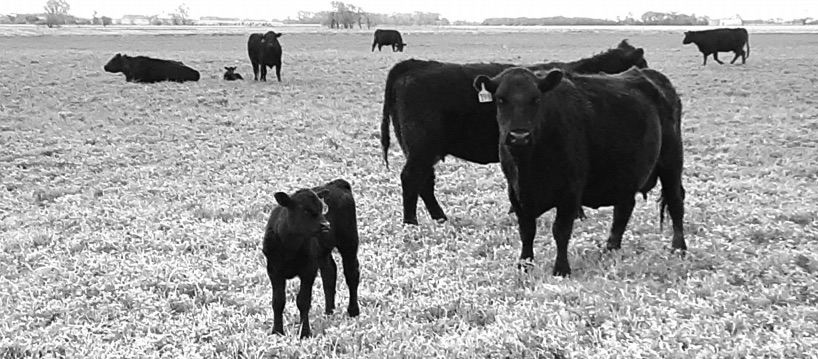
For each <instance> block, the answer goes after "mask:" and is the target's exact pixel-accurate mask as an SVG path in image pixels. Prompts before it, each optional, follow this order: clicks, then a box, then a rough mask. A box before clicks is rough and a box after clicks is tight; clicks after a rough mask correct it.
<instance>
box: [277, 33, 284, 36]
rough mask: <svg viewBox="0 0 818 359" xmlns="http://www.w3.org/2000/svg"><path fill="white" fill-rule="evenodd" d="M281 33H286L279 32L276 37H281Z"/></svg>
mask: <svg viewBox="0 0 818 359" xmlns="http://www.w3.org/2000/svg"><path fill="white" fill-rule="evenodd" d="M281 35H284V34H282V33H278V34H276V37H281Z"/></svg>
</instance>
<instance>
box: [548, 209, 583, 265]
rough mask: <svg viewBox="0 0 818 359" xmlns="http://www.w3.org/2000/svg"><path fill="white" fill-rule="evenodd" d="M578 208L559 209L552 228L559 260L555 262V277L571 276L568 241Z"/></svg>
mask: <svg viewBox="0 0 818 359" xmlns="http://www.w3.org/2000/svg"><path fill="white" fill-rule="evenodd" d="M576 215H577V208H576V207H574V206H565V207H557V216H556V218H555V219H554V224H553V225H552V226H551V233H552V235H553V236H554V241H555V242H556V243H557V259H556V260H555V261H554V271H553V274H554V275H558V276H563V277H564V276H567V275H569V274H571V265H570V264H569V263H568V241H569V240H570V239H571V231H572V230H573V229H574V218H576Z"/></svg>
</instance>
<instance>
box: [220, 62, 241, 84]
mask: <svg viewBox="0 0 818 359" xmlns="http://www.w3.org/2000/svg"><path fill="white" fill-rule="evenodd" d="M224 70H225V72H224V79H225V80H226V81H235V80H244V78H243V77H241V74H238V73H236V67H235V66H225V67H224Z"/></svg>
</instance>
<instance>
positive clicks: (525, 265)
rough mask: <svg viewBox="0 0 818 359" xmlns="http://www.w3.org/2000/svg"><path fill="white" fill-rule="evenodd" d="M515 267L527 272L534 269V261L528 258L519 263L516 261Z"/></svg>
mask: <svg viewBox="0 0 818 359" xmlns="http://www.w3.org/2000/svg"><path fill="white" fill-rule="evenodd" d="M517 269H519V270H521V271H523V272H524V273H528V272H529V271H531V270H532V269H534V263H533V262H532V261H531V260H530V259H526V260H521V261H520V262H519V263H517Z"/></svg>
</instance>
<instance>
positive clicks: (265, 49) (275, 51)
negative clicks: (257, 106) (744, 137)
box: [247, 31, 282, 82]
mask: <svg viewBox="0 0 818 359" xmlns="http://www.w3.org/2000/svg"><path fill="white" fill-rule="evenodd" d="M281 35H282V34H277V33H275V31H267V33H266V34H261V33H257V34H252V35H250V39H249V40H247V54H248V55H249V56H250V62H251V63H252V64H253V80H255V81H258V80H259V76H258V74H259V70H261V81H267V68H268V67H269V68H273V67H275V68H276V78H277V79H278V82H281V43H279V42H278V38H279V37H281ZM259 66H260V67H261V69H259Z"/></svg>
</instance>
